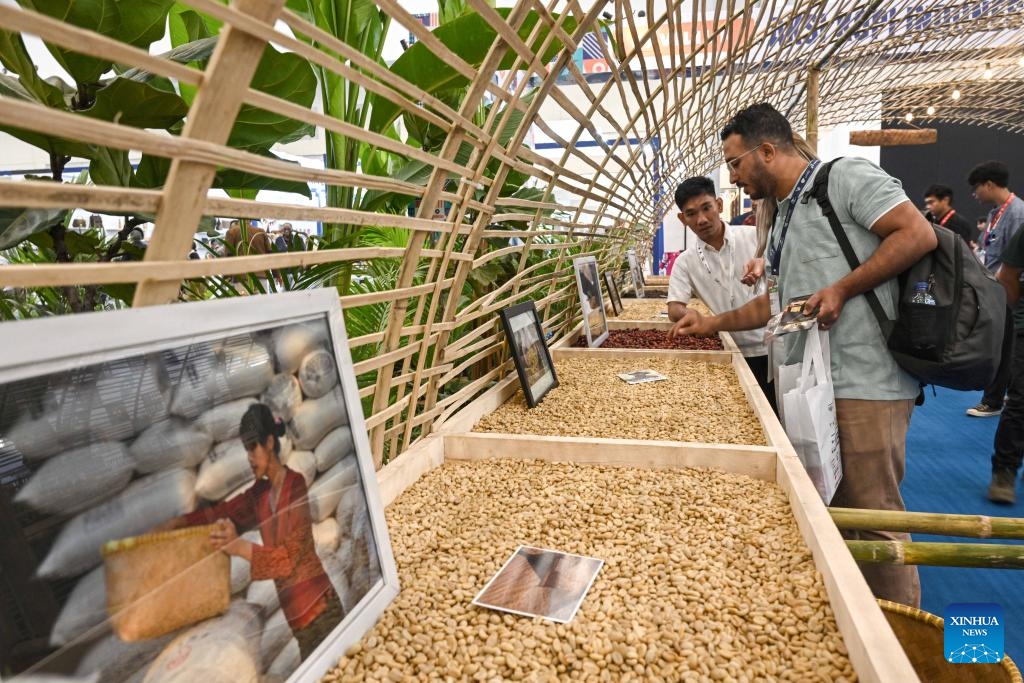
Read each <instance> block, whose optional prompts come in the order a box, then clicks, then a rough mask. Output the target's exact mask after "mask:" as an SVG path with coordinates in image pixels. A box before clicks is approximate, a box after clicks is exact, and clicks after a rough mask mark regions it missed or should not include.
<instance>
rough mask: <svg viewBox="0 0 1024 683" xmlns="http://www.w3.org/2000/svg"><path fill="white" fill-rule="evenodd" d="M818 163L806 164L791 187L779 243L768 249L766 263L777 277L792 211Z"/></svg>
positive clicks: (816, 161) (815, 161)
mask: <svg viewBox="0 0 1024 683" xmlns="http://www.w3.org/2000/svg"><path fill="white" fill-rule="evenodd" d="M819 163H820V162H819V161H818V160H817V159H815V160H814V161H812V162H811V163H809V164H807V168H805V169H804V172H803V174H802V175H801V176H800V179H799V180H798V181H796V185H794V186H793V191H792V192H791V193H790V195H789V206H787V207H786V216H785V218H783V219H782V228H781V229H780V230H779V243H778V245H775V244H772V245H771V247H770V248H769V249H768V261H769V267H770V268H771V274H772V275H775V276H778V274H779V266H780V265H781V264H782V246H783V245H784V244H785V243H786V233H787V232H789V222H790V221H791V220H793V210H794V209H795V208H796V203H797V201H798V200H799V198H800V193H801V192H803V191H804V187H805V186H806V185H807V182H808V181H809V180H810V179H811V174H812V173H814V169H816V168H817V167H818V164H819Z"/></svg>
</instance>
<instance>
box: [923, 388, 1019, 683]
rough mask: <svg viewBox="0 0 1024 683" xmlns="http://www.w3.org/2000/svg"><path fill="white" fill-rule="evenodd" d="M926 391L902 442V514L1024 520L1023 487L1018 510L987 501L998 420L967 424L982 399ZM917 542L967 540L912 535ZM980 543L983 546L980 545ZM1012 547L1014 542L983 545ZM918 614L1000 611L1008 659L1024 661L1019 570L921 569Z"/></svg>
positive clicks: (975, 420) (975, 395)
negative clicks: (957, 608)
mask: <svg viewBox="0 0 1024 683" xmlns="http://www.w3.org/2000/svg"><path fill="white" fill-rule="evenodd" d="M937 392H938V396H933V395H932V391H931V388H930V387H929V388H928V389H927V396H926V400H925V404H924V405H923V406H921V407H919V408H916V409H915V410H914V416H913V418H912V419H911V422H910V433H909V435H908V437H907V474H906V478H905V479H904V480H903V499H904V501H905V502H906V505H907V509H908V510H917V511H927V512H951V513H959V514H981V515H992V516H999V517H1024V486H1020V485H1018V487H1017V496H1018V499H1017V504H1016V505H1012V506H1008V505H996V504H995V503H991V502H989V500H988V499H987V498H986V497H985V494H986V492H987V490H988V484H989V479H990V476H991V473H992V469H991V461H990V458H991V456H992V439H993V437H994V436H995V433H996V425H997V424H998V423H999V418H997V417H986V418H977V417H968V416H966V415H964V411H965V410H966V409H967V408H969V407H971V406H973V405H974V404H975V403H977V402H978V400H980V398H981V392H980V391H975V392H959V391H950V390H946V389H937ZM914 540H919V541H961V540H962V541H971V540H972V539H953V538H950V537H936V536H926V535H915V536H914ZM979 542H981V541H979ZM988 542H996V543H1015V541H1006V540H999V541H988ZM920 572H921V594H922V595H921V608H922V609H924V610H926V611H928V612H931V613H932V614H936V615H938V616H940V617H941V616H942V613H943V611H944V610H945V608H946V605H948V604H949V603H952V602H997V603H999V604H1001V605H1002V606H1003V609H1004V610H1005V612H1006V625H1005V633H1006V643H1005V645H1004V647H1005V648H1006V653H1007V654H1008V655H1009V656H1010V657H1011V658H1013V660H1014V661H1015V662H1016V663H1017V664H1018V666H1019V665H1021V663H1022V662H1024V570H1011V569H960V568H951V567H921V568H920Z"/></svg>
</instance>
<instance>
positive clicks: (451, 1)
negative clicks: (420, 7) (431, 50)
mask: <svg viewBox="0 0 1024 683" xmlns="http://www.w3.org/2000/svg"><path fill="white" fill-rule="evenodd" d="M489 4H490V5H491V7H494V3H489ZM472 11H473V9H472V8H471V7H468V6H467V5H466V0H438V3H437V22H438V24H439V25H441V26H444V25H445V24H449V23H451V22H453V21H455V20H456V19H458V18H459V17H461V16H463V15H465V14H469V13H471V12H472Z"/></svg>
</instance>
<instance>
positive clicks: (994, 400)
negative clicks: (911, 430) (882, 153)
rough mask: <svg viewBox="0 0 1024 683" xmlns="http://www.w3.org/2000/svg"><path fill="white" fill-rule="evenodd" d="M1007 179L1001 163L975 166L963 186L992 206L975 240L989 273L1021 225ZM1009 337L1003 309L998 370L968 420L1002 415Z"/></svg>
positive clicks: (1021, 204) (1021, 205)
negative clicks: (1002, 329)
mask: <svg viewBox="0 0 1024 683" xmlns="http://www.w3.org/2000/svg"><path fill="white" fill-rule="evenodd" d="M1009 180H1010V170H1009V169H1008V168H1007V167H1006V164H1004V163H1002V162H1001V161H986V162H984V163H982V164H978V165H977V166H975V167H974V168H973V169H972V170H971V172H970V174H969V175H968V176H967V184H968V185H970V186H971V187H972V188H973V189H974V197H975V198H976V199H977V200H978V201H979V202H982V203H985V204H992V205H993V206H994V207H995V208H993V209H992V210H991V211H990V212H989V214H988V220H987V222H986V224H985V230H984V232H982V234H981V237H979V239H978V245H979V248H980V250H981V252H982V253H981V256H982V263H984V264H985V267H986V268H988V270H989V272H991V273H992V274H995V272H996V271H997V270H999V264H1000V262H1001V260H1002V255H1003V249H1005V248H1006V245H1007V244H1009V242H1010V238H1012V237H1013V235H1014V234H1015V233H1016V232H1017V229H1018V228H1019V227H1020V226H1021V224H1022V223H1024V201H1022V200H1021V199H1020V197H1018V196H1017V195H1015V194H1014V193H1013V192H1010V190H1009V189H1008V188H1007V184H1008V183H1009ZM1013 337H1014V334H1013V315H1012V312H1011V311H1010V310H1009V309H1007V311H1006V329H1005V331H1004V336H1003V350H1002V356H1001V358H1000V362H999V370H998V371H997V372H996V376H995V378H994V379H993V380H992V382H991V383H990V384H989V385H988V386H987V387H986V388H985V393H984V395H983V396H982V397H981V401H980V402H978V404H977V405H976V406H974V407H972V408H968V409H967V414H968V415H970V416H971V417H994V416H996V415H998V414H999V413H1000V412H1002V410H1003V400H1004V397H1005V395H1006V387H1007V385H1008V384H1009V383H1010V359H1011V357H1012V355H1013Z"/></svg>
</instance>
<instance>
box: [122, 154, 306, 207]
mask: <svg viewBox="0 0 1024 683" xmlns="http://www.w3.org/2000/svg"><path fill="white" fill-rule="evenodd" d="M259 153H260V154H262V155H263V156H266V157H269V158H271V159H278V160H281V159H280V157H278V156H276V155H274V154H272V153H271V152H269V151H266V150H263V151H259ZM170 170H171V161H170V159H164V158H162V157H155V156H152V155H149V154H143V155H142V158H141V159H139V165H138V167H137V168H136V169H135V176H134V177H133V178H132V187H142V188H146V189H152V188H157V187H163V186H164V183H166V182H167V174H168V173H169V172H170ZM212 187H215V188H219V189H222V190H255V191H257V192H258V191H259V190H275V191H277V192H293V193H295V194H301V195H302V196H303V197H307V198H309V197H312V196H313V195H312V193H311V192H310V189H309V184H308V183H304V182H302V181H298V180H282V179H280V178H268V177H266V176H260V175H256V174H253V173H246V172H244V171H238V170H235V169H227V168H222V169H219V170H218V171H217V175H216V176H214V179H213V185H212Z"/></svg>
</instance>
